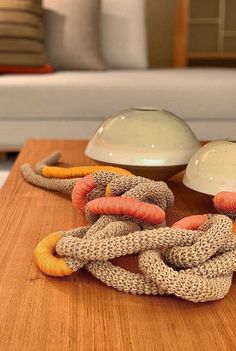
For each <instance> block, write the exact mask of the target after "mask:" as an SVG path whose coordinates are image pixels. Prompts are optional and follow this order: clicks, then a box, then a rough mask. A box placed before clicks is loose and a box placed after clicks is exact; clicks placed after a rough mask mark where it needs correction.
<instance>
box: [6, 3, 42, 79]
mask: <svg viewBox="0 0 236 351" xmlns="http://www.w3.org/2000/svg"><path fill="white" fill-rule="evenodd" d="M42 13H43V11H42V4H41V0H1V1H0V72H4V73H7V72H8V69H9V71H10V72H11V67H13V71H14V72H17V68H18V67H19V69H20V70H21V71H22V72H23V71H24V69H23V67H26V70H27V67H30V68H32V70H34V68H35V69H36V70H37V69H38V67H40V70H43V67H44V65H45V63H46V60H45V53H44V45H43V39H44V32H43V19H42ZM48 68H49V67H48V66H47V70H48Z"/></svg>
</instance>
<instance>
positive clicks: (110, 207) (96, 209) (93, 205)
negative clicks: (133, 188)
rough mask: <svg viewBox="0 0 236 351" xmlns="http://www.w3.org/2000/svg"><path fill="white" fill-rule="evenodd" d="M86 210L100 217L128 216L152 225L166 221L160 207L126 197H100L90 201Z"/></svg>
mask: <svg viewBox="0 0 236 351" xmlns="http://www.w3.org/2000/svg"><path fill="white" fill-rule="evenodd" d="M86 209H87V210H89V211H90V212H92V213H93V214H99V215H127V216H130V217H134V218H136V219H138V220H141V221H144V222H147V223H150V224H160V223H162V222H163V221H164V220H165V212H164V211H163V210H162V209H161V208H160V207H159V206H156V205H153V204H149V203H145V202H142V201H139V200H136V199H131V198H125V197H109V198H106V197H100V198H98V199H95V200H92V201H90V202H89V203H88V204H87V206H86Z"/></svg>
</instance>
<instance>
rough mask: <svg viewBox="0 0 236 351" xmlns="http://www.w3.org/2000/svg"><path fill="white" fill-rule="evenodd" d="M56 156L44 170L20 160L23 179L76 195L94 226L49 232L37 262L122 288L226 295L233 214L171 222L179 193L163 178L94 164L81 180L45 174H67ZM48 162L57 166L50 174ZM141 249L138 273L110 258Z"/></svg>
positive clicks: (234, 241)
mask: <svg viewBox="0 0 236 351" xmlns="http://www.w3.org/2000/svg"><path fill="white" fill-rule="evenodd" d="M54 155H57V157H55V156H54V159H53V157H50V158H47V159H46V161H45V160H44V162H43V163H42V162H41V163H40V164H38V165H37V166H36V172H37V173H41V174H36V173H35V172H34V171H33V170H32V169H31V168H30V166H29V165H24V166H22V172H23V175H24V177H25V178H26V179H27V180H28V181H29V182H31V183H33V184H35V185H38V186H42V187H45V188H47V189H52V190H59V191H62V192H64V193H67V194H71V195H72V202H73V205H74V206H75V207H76V208H77V209H79V210H80V211H82V212H84V213H85V216H86V218H87V221H88V222H89V224H90V226H86V227H79V228H75V229H72V230H69V231H60V232H56V233H52V234H49V235H48V236H47V237H46V238H45V239H43V240H42V241H41V242H40V243H39V244H38V245H37V247H36V249H35V258H36V262H37V265H38V266H39V268H40V269H41V270H42V271H43V272H44V273H45V274H48V275H51V276H57V277H61V276H65V275H70V274H72V273H74V272H76V271H78V270H79V269H81V268H82V267H85V268H86V269H87V270H88V271H89V272H90V273H91V274H92V275H94V276H95V277H96V278H98V279H99V280H101V281H102V282H103V283H105V284H106V285H108V286H112V287H113V288H116V289H118V290H120V291H125V292H129V293H132V294H146V295H149V294H153V295H156V294H174V295H176V296H178V297H181V298H183V299H186V300H190V301H193V302H203V301H212V300H218V299H221V298H223V297H224V296H225V295H226V294H227V293H228V291H229V289H230V286H231V283H232V277H233V271H235V270H236V237H235V236H234V235H233V227H232V221H231V219H230V218H229V217H227V216H225V215H197V216H190V217H186V218H184V219H182V220H180V221H178V222H177V223H175V224H174V225H173V226H172V227H171V228H169V227H166V226H165V212H164V211H165V210H166V208H167V207H169V206H171V205H173V203H174V196H173V193H172V192H171V190H170V189H169V188H168V186H167V185H166V184H165V183H164V182H156V181H152V180H149V179H146V178H143V177H136V176H131V175H130V174H128V173H127V172H126V174H124V171H122V170H121V169H119V170H118V173H115V172H116V171H117V170H116V169H115V168H113V169H112V172H111V171H107V170H101V169H99V170H98V171H97V170H96V169H95V170H94V169H91V171H92V172H94V171H95V172H94V173H91V174H89V175H86V176H85V177H84V178H81V179H67V180H65V179H52V178H46V176H47V177H49V175H50V176H52V177H54V176H55V175H56V176H58V174H59V173H60V172H61V169H59V168H57V167H52V165H53V164H54V163H55V162H57V160H58V154H54ZM45 165H46V166H45ZM45 167H47V168H45ZM50 167H52V169H57V171H56V172H55V171H53V172H51V169H50V172H49V170H48V169H49V168H50ZM45 169H47V171H45ZM58 169H59V171H58ZM77 171H78V168H77ZM80 172H81V169H80ZM122 173H123V174H122ZM60 174H63V176H65V175H66V176H68V174H69V176H72V177H75V176H76V177H77V176H79V175H80V174H81V173H79V172H74V171H73V172H69V171H67V170H63V171H62V172H61V173H60ZM230 208H231V207H230ZM231 210H232V208H231ZM232 211H233V210H232ZM232 211H231V212H230V213H231V214H232ZM54 252H56V254H57V256H56V255H54ZM137 253H139V269H140V273H131V272H129V271H127V270H125V269H123V268H120V267H117V266H114V265H113V264H112V263H111V262H109V260H111V259H113V258H116V257H121V256H125V255H131V254H137Z"/></svg>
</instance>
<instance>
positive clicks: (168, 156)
mask: <svg viewBox="0 0 236 351" xmlns="http://www.w3.org/2000/svg"><path fill="white" fill-rule="evenodd" d="M199 148H200V144H199V142H198V140H197V139H196V137H195V135H194V134H193V132H192V130H191V129H190V128H189V126H188V125H187V124H186V123H185V122H184V121H183V120H182V119H181V118H179V117H177V116H176V115H174V114H173V113H171V112H168V111H164V110H157V109H150V108H138V109H134V108H132V109H129V110H124V111H120V112H118V113H117V114H115V115H113V116H111V117H110V118H108V119H106V120H105V121H104V122H103V123H102V124H101V125H100V127H99V128H98V129H97V131H96V132H95V134H94V136H93V137H92V138H91V140H90V142H89V143H88V146H87V148H86V150H85V153H86V155H87V156H89V157H90V158H92V159H93V160H95V161H97V162H98V163H101V164H106V165H114V166H119V167H124V168H126V169H128V170H129V171H131V172H132V173H134V174H136V175H142V176H144V177H148V178H151V179H155V180H162V179H168V178H169V177H171V176H172V175H174V174H176V173H178V172H179V171H181V170H182V169H184V168H185V167H186V165H187V163H188V161H189V159H190V158H191V156H192V155H193V154H194V153H195V152H196V151H197V150H198V149H199Z"/></svg>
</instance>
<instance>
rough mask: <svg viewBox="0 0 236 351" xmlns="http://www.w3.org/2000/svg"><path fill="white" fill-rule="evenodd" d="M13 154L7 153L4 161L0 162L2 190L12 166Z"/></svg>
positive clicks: (0, 185)
mask: <svg viewBox="0 0 236 351" xmlns="http://www.w3.org/2000/svg"><path fill="white" fill-rule="evenodd" d="M16 156H17V155H16V154H15V153H8V154H7V156H6V160H0V188H2V186H3V184H4V183H5V181H6V179H7V177H8V175H9V173H10V170H11V167H12V166H13V164H14V162H15V159H16Z"/></svg>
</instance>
